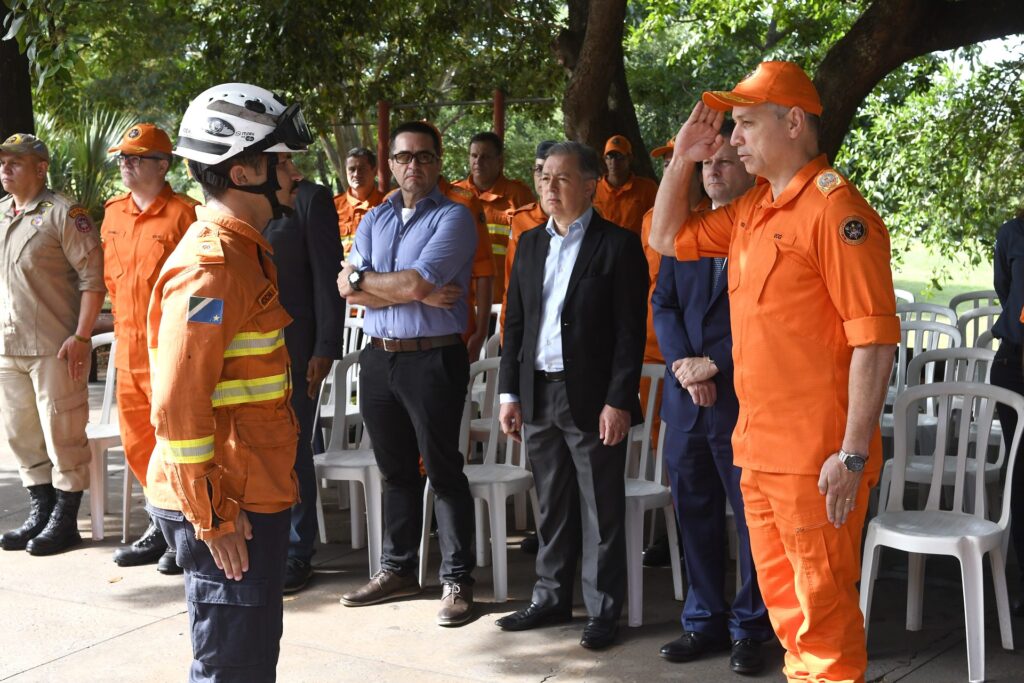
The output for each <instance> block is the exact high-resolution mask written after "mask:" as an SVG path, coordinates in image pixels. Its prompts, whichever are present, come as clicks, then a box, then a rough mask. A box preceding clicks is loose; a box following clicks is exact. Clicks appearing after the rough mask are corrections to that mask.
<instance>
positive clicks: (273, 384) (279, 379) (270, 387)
mask: <svg viewBox="0 0 1024 683" xmlns="http://www.w3.org/2000/svg"><path fill="white" fill-rule="evenodd" d="M288 386H289V380H288V373H287V372H284V373H281V374H280V375H271V376H270V377H257V378H255V379H232V380H228V381H226V382H219V383H218V384H217V386H216V387H215V388H214V390H213V395H212V396H211V397H210V402H211V403H212V405H213V407H214V408H219V407H221V406H231V405H238V404H239V403H257V402H259V401H269V400H271V399H275V398H281V397H283V396H284V395H285V393H286V392H287V390H288Z"/></svg>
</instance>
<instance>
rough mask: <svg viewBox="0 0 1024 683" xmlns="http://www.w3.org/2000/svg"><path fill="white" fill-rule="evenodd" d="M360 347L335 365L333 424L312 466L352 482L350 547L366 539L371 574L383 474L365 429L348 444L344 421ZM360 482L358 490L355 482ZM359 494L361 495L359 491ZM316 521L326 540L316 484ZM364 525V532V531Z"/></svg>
mask: <svg viewBox="0 0 1024 683" xmlns="http://www.w3.org/2000/svg"><path fill="white" fill-rule="evenodd" d="M359 353H360V352H359V351H355V352H353V353H350V354H348V355H347V356H345V357H344V358H342V359H341V360H340V361H338V362H337V363H335V365H334V371H333V376H334V382H333V384H334V391H335V396H336V397H337V398H336V399H335V401H334V420H333V423H334V428H332V429H331V438H330V441H329V442H328V444H327V450H326V451H324V452H323V453H318V454H316V455H314V456H313V466H314V468H315V470H316V477H317V479H318V480H320V479H327V480H329V481H347V482H351V483H352V484H353V486H352V488H351V489H350V499H351V501H352V505H351V520H350V523H351V530H352V547H353V548H361V547H362V543H361V542H360V540H361V539H365V543H366V546H367V548H368V554H369V557H370V562H369V565H370V576H373V575H374V574H376V573H377V571H379V570H380V555H381V549H382V547H383V537H384V530H383V512H382V509H381V496H382V487H383V484H382V477H381V473H380V468H378V467H377V459H376V457H374V454H373V449H372V448H371V447H370V445H369V434H368V433H367V432H366V431H365V430H364V431H363V439H362V442H361V443H360V445H359V447H358V448H350V446H351V444H350V443H349V437H348V429H347V428H346V427H345V425H346V419H347V418H346V410H347V406H348V404H349V401H348V396H350V395H351V391H352V382H353V379H352V377H353V375H354V374H355V371H356V366H357V365H358V364H359ZM355 482H359V483H360V484H362V487H361V490H360V489H359V488H356V487H355V486H354V483H355ZM360 494H361V495H360ZM363 501H365V510H366V524H365V527H364V526H363V522H362V520H361V514H360V512H361V510H362V509H363V507H364V502H363ZM316 508H317V523H318V524H319V527H320V540H321V542H325V543H326V541H327V528H326V525H325V523H324V513H323V501H322V500H321V497H320V492H319V486H318V487H317V502H316ZM364 529H365V535H364Z"/></svg>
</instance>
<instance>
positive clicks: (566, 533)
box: [524, 381, 628, 619]
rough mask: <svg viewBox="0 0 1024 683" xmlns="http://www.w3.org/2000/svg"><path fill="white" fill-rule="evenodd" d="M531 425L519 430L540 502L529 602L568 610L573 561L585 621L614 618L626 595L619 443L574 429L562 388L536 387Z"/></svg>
mask: <svg viewBox="0 0 1024 683" xmlns="http://www.w3.org/2000/svg"><path fill="white" fill-rule="evenodd" d="M534 400H535V404H534V406H535V407H534V420H533V421H532V422H530V423H528V424H526V425H525V427H524V433H525V436H526V443H527V447H528V453H529V458H530V466H531V468H532V469H533V478H534V482H535V484H536V487H537V498H538V499H539V502H540V519H539V520H538V522H537V537H538V539H539V545H540V548H539V550H538V552H537V583H536V584H535V585H534V587H533V602H535V603H537V604H538V605H542V606H545V607H549V606H550V607H554V606H564V607H565V608H566V609H568V608H569V607H570V606H571V605H572V596H573V581H574V579H575V576H576V558H577V557H578V556H579V555H580V554H581V551H582V556H583V567H582V571H581V578H582V581H583V586H582V587H583V602H584V604H585V605H586V608H587V615H588V616H591V617H600V618H602V619H618V617H619V614H620V613H621V612H622V603H623V602H624V599H625V595H626V536H625V528H624V520H625V516H626V492H625V481H624V470H625V464H626V445H627V442H628V439H624V440H623V441H622V442H621V443H619V444H618V445H616V446H605V445H604V444H602V443H601V440H600V438H598V435H597V432H584V431H581V430H580V429H578V428H577V427H576V425H575V423H574V422H573V419H572V415H571V414H570V413H569V399H568V395H567V394H566V390H565V383H564V382H546V381H538V382H537V384H536V385H535V392H534Z"/></svg>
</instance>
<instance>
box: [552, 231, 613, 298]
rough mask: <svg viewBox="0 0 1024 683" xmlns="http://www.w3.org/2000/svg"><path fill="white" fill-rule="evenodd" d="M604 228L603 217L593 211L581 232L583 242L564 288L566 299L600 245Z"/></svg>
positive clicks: (570, 294)
mask: <svg viewBox="0 0 1024 683" xmlns="http://www.w3.org/2000/svg"><path fill="white" fill-rule="evenodd" d="M606 229H607V228H606V226H605V221H604V219H603V218H601V217H600V216H598V215H597V213H596V212H595V213H594V215H593V216H591V217H590V225H589V226H587V231H586V232H585V233H583V243H582V244H581V245H580V252H579V254H577V255H576V263H575V264H574V265H573V267H572V274H571V275H570V276H569V286H568V288H567V289H566V290H565V300H566V301H568V300H569V297H571V296H572V293H573V290H575V289H576V285H577V284H578V283H579V281H580V279H581V278H582V277H583V272H584V271H585V270H586V269H587V266H588V265H589V264H590V260H591V259H592V258H594V254H595V253H596V252H597V248H598V247H599V246H600V245H601V241H602V240H603V239H604V232H605V230H606ZM620 229H621V228H620Z"/></svg>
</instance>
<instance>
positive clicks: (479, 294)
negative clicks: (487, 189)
mask: <svg viewBox="0 0 1024 683" xmlns="http://www.w3.org/2000/svg"><path fill="white" fill-rule="evenodd" d="M437 189H438V190H440V192H441V194H443V195H444V196H445V197H447V198H448V199H450V200H452V201H453V202H458V203H459V204H462V205H463V206H465V207H466V208H467V209H469V212H470V213H471V214H473V222H474V223H475V224H476V253H475V254H473V271H472V273H470V281H469V322H468V323H467V325H466V332H465V333H464V334H463V335H462V339H463V341H465V342H466V350H467V351H468V352H469V362H470V363H472V362H473V361H475V360H477V359H478V358H480V349H482V348H483V345H484V342H486V341H487V332H488V328H489V327H490V325H491V291H492V290H493V288H494V258H493V257H492V256H491V236H490V234H489V233H488V231H487V215H486V213H485V212H484V207H483V204H481V203H480V200H479V199H477V198H476V197H474V196H473V193H472V192H470V191H469V190H467V189H466V188H464V187H459V186H458V185H452V184H451V183H450V182H448V181H447V180H445V178H444V176H439V177H438V179H437Z"/></svg>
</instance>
